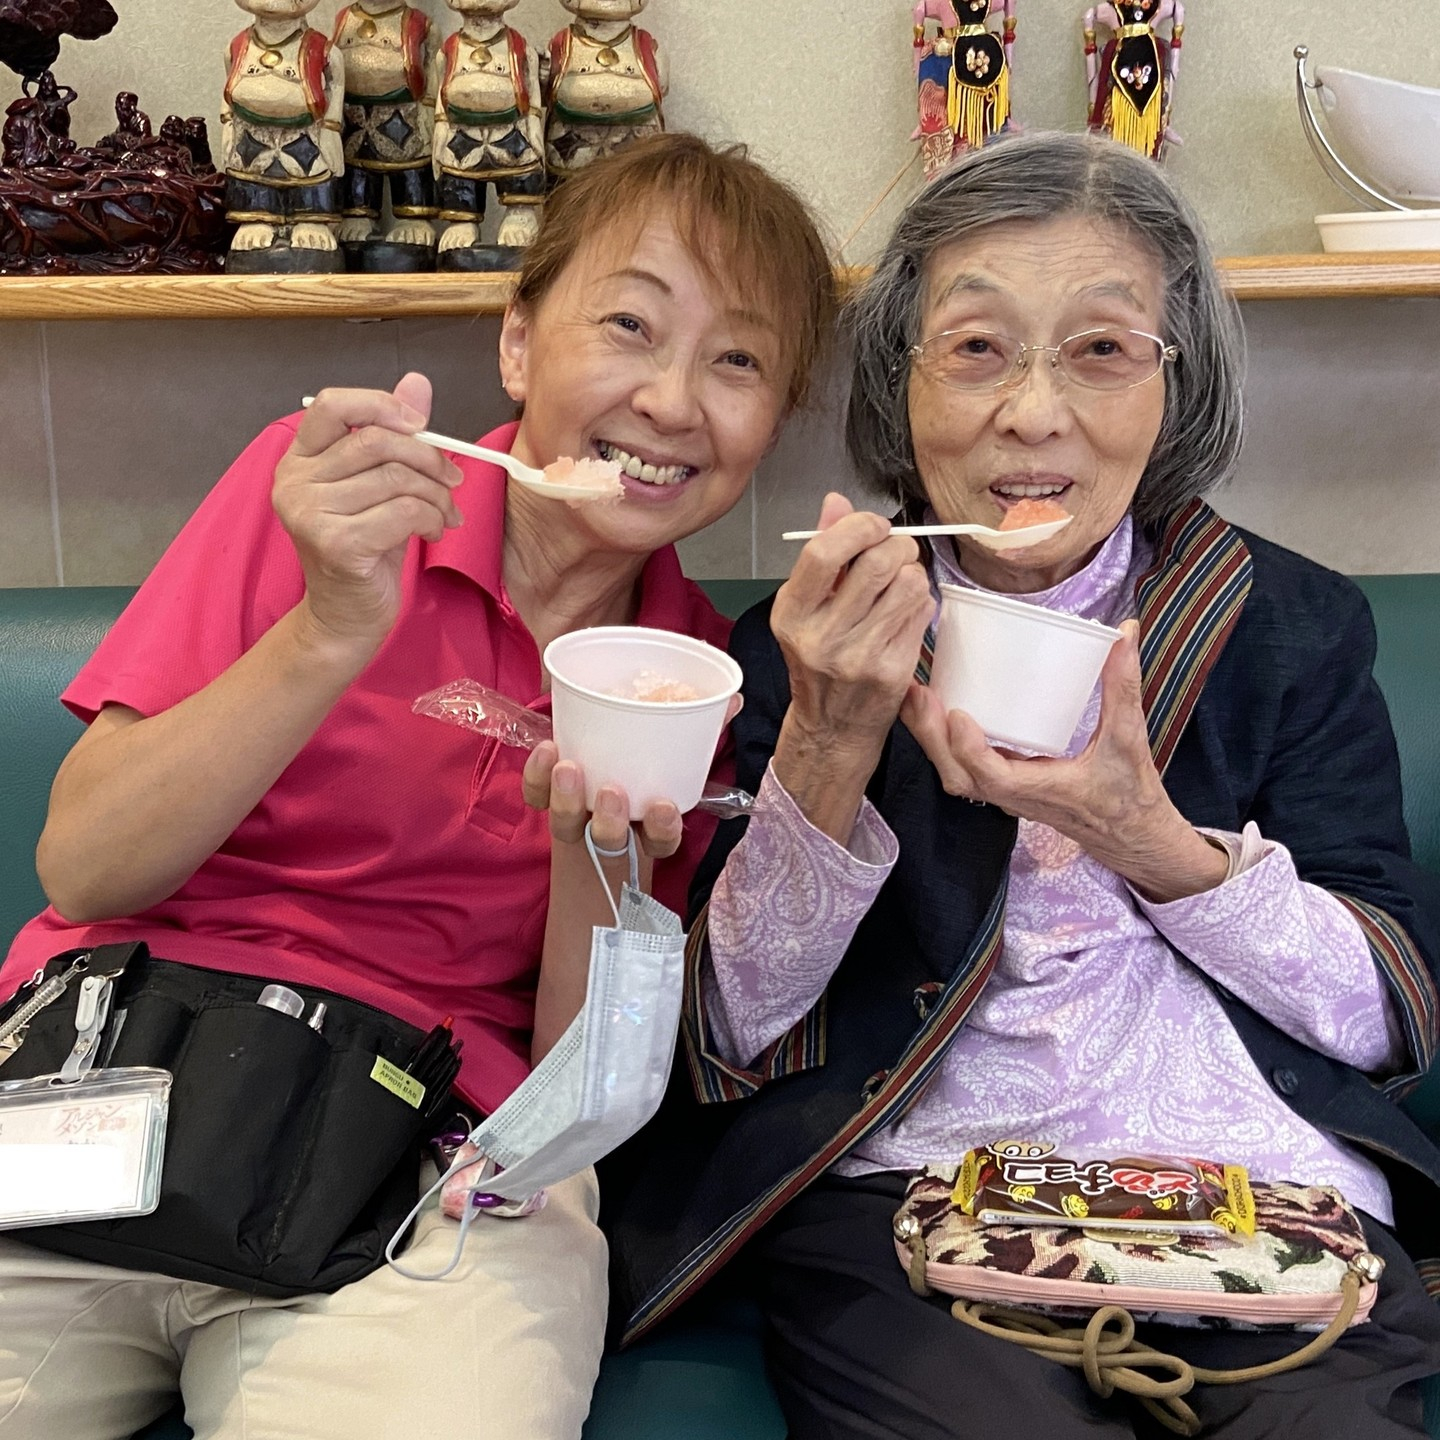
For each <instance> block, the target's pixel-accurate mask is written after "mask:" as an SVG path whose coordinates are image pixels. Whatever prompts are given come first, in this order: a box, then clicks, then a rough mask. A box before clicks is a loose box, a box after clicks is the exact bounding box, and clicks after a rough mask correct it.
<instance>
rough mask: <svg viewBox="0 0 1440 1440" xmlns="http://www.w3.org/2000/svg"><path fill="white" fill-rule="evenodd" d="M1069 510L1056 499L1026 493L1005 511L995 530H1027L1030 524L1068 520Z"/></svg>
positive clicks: (1045, 523) (1047, 523)
mask: <svg viewBox="0 0 1440 1440" xmlns="http://www.w3.org/2000/svg"><path fill="white" fill-rule="evenodd" d="M1069 518H1070V512H1069V511H1068V510H1067V509H1066V508H1065V507H1064V506H1063V505H1061V504H1059V503H1058V502H1057V501H1054V500H1050V499H1047V498H1046V497H1044V496H1041V497H1038V498H1037V497H1035V496H1030V495H1027V496H1025V497H1024V498H1023V499H1021V500H1017V501H1016V502H1015V503H1014V504H1013V505H1012V506H1011V507H1010V508H1009V509H1008V510H1007V511H1006V512H1005V518H1004V519H1003V520H1001V522H1000V523H999V525H997V526H996V527H995V528H996V529H997V530H1028V529H1029V528H1030V526H1032V525H1049V524H1050V523H1051V522H1052V521H1055V520H1068V519H1069Z"/></svg>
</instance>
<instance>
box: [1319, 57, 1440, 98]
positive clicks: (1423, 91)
mask: <svg viewBox="0 0 1440 1440" xmlns="http://www.w3.org/2000/svg"><path fill="white" fill-rule="evenodd" d="M1327 75H1348V76H1349V77H1350V78H1351V79H1354V80H1365V81H1368V82H1369V83H1370V84H1372V85H1380V86H1388V87H1390V88H1392V89H1395V90H1409V91H1411V92H1412V93H1413V94H1416V95H1434V96H1437V97H1440V88H1437V87H1436V86H1434V85H1417V84H1415V83H1414V81H1412V80H1392V79H1391V78H1390V77H1389V76H1388V75H1371V74H1370V73H1369V71H1367V70H1347V69H1346V68H1345V67H1344V66H1343V65H1317V66H1316V67H1315V78H1316V80H1318V81H1319V82H1320V84H1322V85H1323V84H1324V83H1325V77H1326V76H1327Z"/></svg>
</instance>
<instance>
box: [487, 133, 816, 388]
mask: <svg viewBox="0 0 1440 1440" xmlns="http://www.w3.org/2000/svg"><path fill="white" fill-rule="evenodd" d="M660 206H664V207H666V210H667V213H668V218H670V219H672V220H673V222H674V225H675V230H676V234H677V235H678V236H679V237H680V240H681V243H682V244H683V245H684V246H685V248H686V249H687V250H688V251H689V252H690V254H691V255H692V256H693V257H694V258H695V261H696V263H697V264H698V265H699V266H700V268H701V269H702V271H704V273H705V274H706V276H707V277H708V278H709V279H710V280H712V281H714V282H717V283H719V284H721V285H723V286H724V287H725V288H726V289H728V290H734V291H735V292H737V293H739V294H741V295H744V296H746V297H753V298H754V300H755V301H757V302H758V304H757V305H756V308H757V309H758V310H759V311H760V312H761V314H763V315H766V316H767V317H769V318H770V319H771V321H772V322H773V324H774V327H775V333H776V335H777V337H778V338H779V341H780V353H781V357H782V363H783V364H784V365H785V366H786V367H787V368H788V371H789V380H788V384H787V387H786V398H787V403H788V404H789V405H790V406H792V407H793V406H796V405H799V404H801V403H802V402H803V401H804V399H805V396H806V394H807V392H808V390H809V388H810V381H811V377H812V375H813V373H814V371H815V368H816V365H817V363H818V360H819V358H820V355H821V353H822V351H823V349H824V347H825V345H826V344H827V343H828V341H829V340H830V337H831V332H832V330H833V328H834V320H835V310H836V293H835V278H834V272H833V270H832V268H831V265H830V257H829V255H828V254H827V253H826V249H825V244H824V241H822V240H821V238H820V235H819V233H818V231H817V230H816V226H815V222H814V220H813V219H812V218H811V215H810V212H809V210H808V209H807V208H806V206H805V203H804V202H803V201H802V200H801V199H800V198H799V196H797V195H796V194H795V192H794V191H793V190H791V189H790V188H789V186H787V185H785V184H783V183H782V182H781V181H779V180H777V179H776V178H775V177H774V176H773V175H771V174H770V173H769V172H768V171H766V170H765V169H763V168H762V167H761V166H759V165H757V164H756V163H755V161H753V160H751V159H750V158H749V156H748V155H747V153H746V151H745V147H744V146H743V145H729V146H726V147H724V148H723V149H716V148H713V147H712V146H710V145H708V144H707V143H706V142H705V141H704V140H702V139H701V138H700V137H699V136H698V135H685V134H668V135H654V136H648V137H646V138H645V139H643V140H636V141H634V142H633V143H631V144H629V145H626V146H624V147H623V148H622V149H620V150H618V151H616V152H615V153H613V154H611V155H607V156H605V157H604V158H602V159H600V160H597V161H595V162H594V163H593V164H591V165H587V166H586V167H585V168H584V169H583V170H581V171H579V172H578V173H577V174H575V175H573V176H571V177H569V178H568V179H566V180H565V181H563V182H562V183H561V184H560V185H559V186H558V187H557V189H556V191H555V193H554V195H552V196H551V198H550V199H549V200H548V201H547V202H546V205H545V215H544V219H543V221H542V223H541V226H540V233H539V234H538V235H537V236H536V237H535V239H534V241H533V242H532V243H531V245H530V247H529V248H528V249H527V251H526V252H525V263H524V266H523V268H522V269H521V271H520V282H519V284H518V285H517V286H516V289H515V299H516V300H517V301H519V302H520V303H521V304H522V305H524V306H525V307H526V308H527V309H534V308H535V307H536V306H538V305H539V303H540V302H541V301H542V300H543V299H544V298H545V296H546V294H547V293H548V292H549V290H550V288H551V286H553V285H554V284H555V282H556V280H557V279H558V278H559V276H560V273H561V272H562V271H563V270H564V269H565V267H566V266H567V265H568V264H569V263H570V261H571V260H572V259H573V258H574V257H575V254H576V252H577V251H578V250H579V249H580V246H581V245H582V244H583V243H584V242H585V241H586V240H588V239H590V238H591V237H592V236H594V235H595V234H596V233H597V232H598V231H600V230H604V229H612V230H613V229H614V228H616V227H624V228H633V230H634V232H635V234H636V235H638V234H639V232H640V231H641V230H642V229H643V228H644V226H645V224H646V223H647V221H649V220H651V219H653V218H654V214H655V211H656V209H658V208H659V207H660Z"/></svg>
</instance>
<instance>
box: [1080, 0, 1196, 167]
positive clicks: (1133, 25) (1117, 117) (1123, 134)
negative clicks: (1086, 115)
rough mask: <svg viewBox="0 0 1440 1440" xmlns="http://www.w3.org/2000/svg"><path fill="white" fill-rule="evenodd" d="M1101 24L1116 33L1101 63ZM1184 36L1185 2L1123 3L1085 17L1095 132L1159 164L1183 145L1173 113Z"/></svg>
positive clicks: (1128, 0)
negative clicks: (1164, 31)
mask: <svg viewBox="0 0 1440 1440" xmlns="http://www.w3.org/2000/svg"><path fill="white" fill-rule="evenodd" d="M1167 21H1168V22H1169V26H1170V33H1169V37H1168V39H1164V40H1162V39H1161V38H1160V33H1159V27H1160V26H1161V25H1162V24H1164V23H1166V22H1167ZM1097 23H1098V24H1100V25H1103V26H1105V27H1106V28H1107V29H1108V30H1110V31H1111V36H1110V39H1109V40H1107V41H1106V42H1105V48H1104V50H1103V51H1102V52H1100V54H1099V59H1098V63H1097V59H1096V51H1097V47H1096V43H1095V26H1096V24H1097ZM1184 33H1185V7H1184V5H1183V4H1181V0H1124V3H1123V4H1115V5H1111V4H1105V5H1097V6H1095V7H1094V8H1093V9H1090V10H1087V11H1086V12H1085V81H1086V85H1087V87H1088V91H1089V97H1090V128H1091V129H1092V130H1099V131H1103V132H1104V133H1106V134H1108V135H1110V136H1112V137H1113V138H1114V139H1116V140H1119V141H1120V142H1121V144H1123V145H1129V146H1130V147H1131V149H1133V150H1138V151H1139V152H1140V153H1141V154H1142V155H1149V156H1150V157H1151V158H1152V159H1154V160H1160V159H1163V158H1164V154H1165V146H1166V145H1167V144H1169V143H1174V144H1179V143H1180V137H1179V136H1178V135H1176V134H1175V132H1174V131H1173V130H1172V129H1171V128H1170V112H1171V110H1172V109H1173V108H1174V104H1175V79H1176V76H1177V75H1179V73H1180V41H1181V36H1183V35H1184Z"/></svg>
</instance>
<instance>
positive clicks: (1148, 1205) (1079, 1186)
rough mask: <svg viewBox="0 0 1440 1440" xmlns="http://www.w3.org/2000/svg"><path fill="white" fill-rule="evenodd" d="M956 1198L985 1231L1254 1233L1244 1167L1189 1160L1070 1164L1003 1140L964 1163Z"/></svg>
mask: <svg viewBox="0 0 1440 1440" xmlns="http://www.w3.org/2000/svg"><path fill="white" fill-rule="evenodd" d="M952 1199H953V1201H954V1203H955V1205H956V1206H957V1207H958V1208H959V1209H961V1210H963V1211H964V1212H965V1214H967V1215H971V1216H973V1217H974V1218H976V1219H977V1220H979V1221H981V1222H982V1223H983V1224H987V1225H1051V1226H1054V1225H1079V1226H1085V1227H1088V1228H1095V1229H1104V1230H1122V1231H1123V1230H1137V1231H1148V1232H1150V1233H1152V1234H1184V1233H1191V1234H1200V1235H1225V1234H1239V1235H1253V1234H1254V1233H1255V1202H1254V1199H1253V1197H1252V1196H1251V1193H1250V1182H1249V1177H1248V1176H1247V1174H1246V1171H1245V1169H1244V1167H1243V1166H1240V1165H1227V1164H1223V1163H1221V1162H1217V1161H1213V1160H1195V1159H1190V1158H1188V1157H1187V1158H1183V1159H1182V1158H1177V1157H1175V1156H1169V1155H1165V1156H1157V1155H1132V1156H1124V1157H1121V1158H1119V1159H1091V1160H1071V1159H1067V1158H1066V1157H1064V1156H1062V1155H1057V1154H1055V1147H1054V1146H1053V1145H1043V1144H1032V1143H1029V1142H1026V1141H1013V1140H1007V1141H1000V1142H996V1143H995V1144H991V1145H986V1146H982V1147H981V1148H980V1149H978V1150H971V1151H970V1152H969V1153H968V1154H967V1155H966V1156H965V1159H964V1161H963V1162H962V1164H961V1166H960V1170H959V1174H958V1176H957V1178H956V1181H955V1189H954V1193H953V1195H952Z"/></svg>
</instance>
